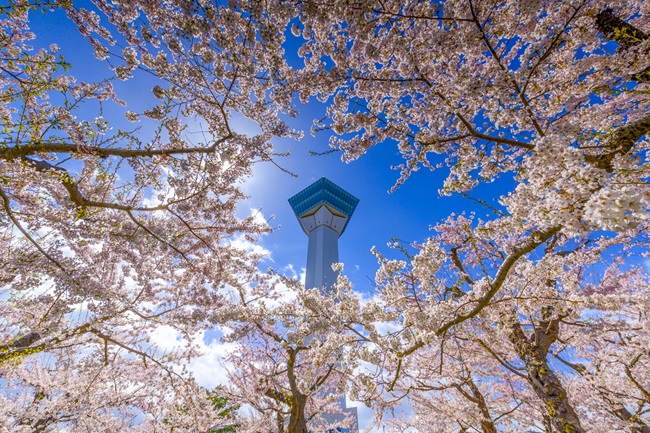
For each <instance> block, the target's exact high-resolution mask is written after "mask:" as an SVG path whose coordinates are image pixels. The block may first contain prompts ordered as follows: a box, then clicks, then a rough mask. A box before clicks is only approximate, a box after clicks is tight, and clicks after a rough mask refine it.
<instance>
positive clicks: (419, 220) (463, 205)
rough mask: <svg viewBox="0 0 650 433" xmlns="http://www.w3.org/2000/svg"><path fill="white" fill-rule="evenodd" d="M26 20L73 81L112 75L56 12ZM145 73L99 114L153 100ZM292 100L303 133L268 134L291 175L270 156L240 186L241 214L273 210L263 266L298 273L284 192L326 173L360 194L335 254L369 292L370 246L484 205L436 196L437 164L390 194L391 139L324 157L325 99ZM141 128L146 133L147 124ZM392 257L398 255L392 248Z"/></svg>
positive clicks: (299, 258)
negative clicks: (352, 157)
mask: <svg viewBox="0 0 650 433" xmlns="http://www.w3.org/2000/svg"><path fill="white" fill-rule="evenodd" d="M30 26H31V28H32V30H33V31H34V32H35V33H36V35H37V38H36V40H35V41H33V45H34V46H35V47H41V46H43V47H46V46H49V44H51V43H56V44H58V45H59V47H60V48H61V52H60V54H62V55H63V56H64V57H65V59H66V61H68V62H69V63H71V64H72V68H71V70H70V73H71V74H72V75H74V76H75V77H77V78H78V79H79V80H87V81H95V80H97V79H100V78H104V77H109V76H111V72H110V71H109V70H108V68H107V65H106V64H105V63H103V62H100V61H98V60H96V59H95V58H94V56H93V53H92V49H91V48H90V44H89V43H88V42H87V41H86V40H85V39H84V38H83V37H82V36H81V35H80V34H79V33H78V31H77V30H76V27H75V25H74V24H73V23H72V22H71V21H70V20H68V19H67V18H66V17H65V16H64V14H63V13H61V12H60V11H56V12H54V13H46V14H41V13H32V14H31V16H30ZM287 36H288V41H289V42H288V43H287V45H286V51H287V56H288V58H289V61H290V62H291V63H292V64H299V63H300V59H299V58H298V57H297V55H296V54H295V52H296V50H297V47H298V43H299V41H300V39H298V38H295V37H293V36H292V35H291V34H290V32H289V31H287ZM148 77H150V76H149V75H148V74H140V76H136V79H133V80H128V81H126V82H122V81H116V82H114V84H115V87H116V91H117V94H118V96H119V97H121V98H123V99H124V100H125V101H126V103H127V107H126V108H122V107H117V106H115V104H112V105H110V106H106V107H105V109H106V113H107V114H108V115H110V114H111V110H116V111H119V112H120V114H116V116H117V117H122V114H121V113H123V112H124V111H126V110H133V111H142V109H144V108H145V107H146V108H148V106H150V105H149V103H150V102H152V101H153V96H152V95H151V92H150V89H151V87H153V84H149V83H147V81H146V80H147V79H148ZM134 95H137V97H133V96H134ZM295 104H296V107H297V108H298V110H299V112H300V114H299V115H298V117H296V118H289V117H287V122H288V124H289V126H290V127H291V128H293V129H297V130H302V131H303V132H304V138H303V139H302V140H301V141H296V140H292V139H274V140H273V143H274V145H275V147H276V150H277V152H278V153H283V152H290V153H291V155H290V156H288V157H278V158H277V160H276V162H277V163H278V164H279V165H281V166H282V167H284V168H286V169H287V170H288V171H290V172H292V173H294V174H296V175H297V177H293V176H290V175H289V174H287V173H285V172H283V171H281V170H280V169H278V168H277V167H276V166H275V165H273V164H272V163H268V162H266V163H259V164H257V165H256V167H255V169H254V174H253V176H252V177H251V178H250V179H248V180H247V181H246V182H245V184H244V186H243V188H244V190H245V192H246V193H247V194H248V195H249V196H250V199H249V200H248V201H247V202H245V203H242V206H241V215H242V216H245V215H248V214H249V213H250V209H252V208H254V209H261V210H262V213H263V215H264V216H265V217H266V218H270V217H271V215H274V218H273V219H272V220H271V221H270V224H271V226H272V227H275V228H276V230H275V231H274V232H273V233H271V234H269V235H266V236H264V237H263V239H262V240H261V243H262V246H263V247H264V248H266V249H267V250H269V251H270V253H271V258H270V260H268V261H267V262H266V263H265V265H266V266H270V267H273V268H275V269H276V270H278V271H281V272H282V271H285V272H288V269H289V268H290V267H291V268H293V269H294V270H295V271H296V272H298V273H299V272H300V270H301V268H302V267H304V265H305V262H306V251H307V237H306V236H305V234H304V233H303V232H302V230H301V228H300V225H299V224H298V221H297V220H296V218H295V216H294V215H293V212H292V210H291V207H290V206H289V204H288V202H287V199H288V198H289V197H291V196H292V195H294V194H295V193H297V192H298V191H300V190H302V189H303V188H305V187H307V186H308V185H309V184H311V183H312V182H314V181H316V180H318V179H319V178H321V177H327V178H328V179H330V180H331V181H333V182H334V183H336V184H338V185H339V186H341V187H342V188H344V189H346V190H347V191H349V192H350V193H352V194H353V195H355V196H356V197H357V198H359V199H360V202H359V205H358V207H357V209H356V211H355V214H354V215H353V217H352V219H351V221H350V224H349V226H348V228H347V229H346V231H345V233H344V234H343V236H342V237H341V238H340V240H339V256H340V260H341V261H342V262H343V263H345V265H346V266H345V272H346V274H347V275H348V276H349V278H350V279H351V281H352V283H353V284H354V287H355V289H356V290H359V291H362V292H370V291H372V282H371V279H372V278H373V276H374V273H375V271H376V269H377V263H376V260H375V258H374V257H373V256H372V255H371V254H370V249H371V248H372V247H373V246H376V247H378V248H379V249H380V251H382V253H385V254H386V255H388V256H389V257H390V256H391V255H392V253H391V252H390V249H389V248H388V246H387V243H388V242H390V241H391V239H392V238H398V239H400V240H402V241H404V242H406V243H411V242H414V241H422V240H424V238H425V237H427V236H428V235H429V234H430V231H429V227H430V226H431V225H434V224H435V223H436V222H438V221H440V220H441V219H443V218H445V217H447V216H448V215H449V214H451V213H452V212H454V213H461V212H463V211H465V212H471V211H474V212H476V213H477V214H478V216H483V215H485V214H486V213H487V212H488V211H487V210H486V209H485V208H484V207H483V206H481V205H477V204H476V203H473V202H472V201H470V200H468V199H465V198H463V197H460V196H453V197H440V196H439V194H438V190H439V189H440V188H442V183H443V180H444V178H445V176H446V174H447V170H446V169H444V168H443V169H441V170H439V171H436V172H433V173H432V172H430V171H428V170H422V171H419V172H416V173H414V174H413V175H412V176H411V178H410V179H409V180H408V181H407V182H406V183H405V184H404V185H402V186H401V187H400V188H399V189H398V190H397V191H395V192H393V193H391V194H389V193H388V190H389V189H390V188H391V187H392V186H393V185H394V184H395V181H396V180H397V179H398V177H399V175H398V172H397V171H394V170H391V169H390V167H391V166H392V165H397V164H399V163H400V162H401V161H402V159H401V156H400V155H399V152H398V149H397V146H396V145H395V144H394V143H390V142H386V143H382V144H380V145H378V146H375V147H374V148H371V149H370V150H369V151H368V153H367V154H366V155H365V156H363V157H362V158H360V159H358V160H356V161H352V162H350V163H347V164H346V163H344V162H342V161H341V158H340V156H341V154H340V153H338V152H335V153H332V154H329V155H325V156H312V155H310V153H309V152H310V151H316V152H323V151H326V150H328V149H330V148H329V146H328V139H329V132H328V131H322V132H319V133H318V134H317V135H316V136H315V137H314V136H312V135H310V133H309V131H310V128H311V126H312V121H313V119H316V118H322V117H323V116H324V113H325V105H324V104H322V103H320V102H318V101H316V100H315V99H312V100H311V101H310V103H309V104H307V105H301V104H300V102H299V101H298V99H297V98H296V102H295ZM88 113H89V118H90V119H89V120H91V119H92V117H94V116H95V115H96V111H95V110H94V108H93V109H91V110H89V111H88ZM77 115H79V116H81V115H83V114H82V113H77ZM134 126H137V124H128V123H126V122H125V125H124V126H123V127H125V128H132V127H134ZM142 126H145V125H144V124H143V125H142ZM234 126H235V130H236V131H237V132H238V133H246V132H250V133H255V132H256V129H257V128H256V125H255V124H253V123H252V122H250V121H246V120H240V121H237V120H235V122H234ZM143 133H144V134H145V135H146V131H143ZM500 191H503V189H502V188H499V185H498V183H497V184H488V185H482V186H481V187H480V188H478V189H477V190H476V191H473V192H472V195H474V196H478V197H482V198H485V199H488V201H490V200H492V202H493V204H495V205H496V203H495V202H494V201H493V200H494V198H495V197H498V195H499V193H500ZM495 192H497V194H495ZM394 256H395V257H397V256H399V254H398V253H397V252H395V254H394ZM369 278H370V279H369Z"/></svg>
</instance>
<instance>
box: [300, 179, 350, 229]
mask: <svg viewBox="0 0 650 433" xmlns="http://www.w3.org/2000/svg"><path fill="white" fill-rule="evenodd" d="M358 203H359V199H358V198H356V197H355V196H353V195H352V194H350V193H349V192H347V191H346V190H344V189H343V188H341V187H340V186H338V185H336V184H335V183H334V182H332V181H331V180H328V179H326V178H324V177H321V178H320V179H318V180H317V181H316V182H314V183H312V184H311V185H309V186H308V187H307V188H305V189H303V190H302V191H300V192H299V193H298V194H296V195H294V196H293V197H291V198H290V199H289V204H290V205H291V207H292V208H293V212H294V213H295V214H296V216H297V217H298V219H300V217H302V216H304V215H305V214H308V213H309V212H310V211H312V210H314V209H316V208H317V207H319V205H321V204H326V205H327V206H329V207H331V208H332V209H334V210H336V211H338V212H340V213H341V214H343V215H344V216H345V217H346V218H347V221H346V222H345V226H344V227H343V230H341V233H343V232H344V231H345V228H346V227H347V225H348V223H349V222H350V217H352V214H353V213H354V209H356V207H357V204H358Z"/></svg>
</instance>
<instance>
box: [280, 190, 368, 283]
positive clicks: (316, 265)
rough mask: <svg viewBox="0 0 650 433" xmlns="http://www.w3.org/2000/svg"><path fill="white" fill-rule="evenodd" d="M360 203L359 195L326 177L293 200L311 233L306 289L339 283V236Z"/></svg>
mask: <svg viewBox="0 0 650 433" xmlns="http://www.w3.org/2000/svg"><path fill="white" fill-rule="evenodd" d="M357 203H359V199H358V198H356V197H355V196H353V195H352V194H350V193H349V192H347V191H345V190H344V189H343V188H341V187H340V186H338V185H336V184H335V183H333V182H331V181H329V180H327V179H325V178H324V177H322V178H320V179H319V180H317V181H316V182H314V183H312V184H311V185H309V186H308V187H307V188H305V189H303V190H302V191H300V192H299V193H298V194H296V195H294V196H293V197H291V198H290V199H289V204H290V205H291V207H292V208H293V212H294V213H295V214H296V216H297V217H298V221H300V225H301V226H302V229H303V230H304V232H305V234H306V235H307V236H309V246H308V249H307V275H306V277H305V287H306V288H308V289H311V288H314V287H318V288H322V287H325V288H329V289H331V287H332V286H333V285H334V283H336V272H334V271H333V270H332V264H334V263H338V261H339V237H340V236H341V235H342V234H343V232H344V231H345V228H346V227H347V225H348V222H349V221H350V217H351V216H352V213H353V212H354V209H355V208H356V207H357Z"/></svg>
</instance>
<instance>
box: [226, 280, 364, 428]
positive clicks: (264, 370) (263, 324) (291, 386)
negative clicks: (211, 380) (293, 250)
mask: <svg viewBox="0 0 650 433" xmlns="http://www.w3.org/2000/svg"><path fill="white" fill-rule="evenodd" d="M239 295H240V296H239V300H240V303H239V305H238V306H237V307H236V308H233V310H232V316H231V317H230V318H231V319H232V320H231V322H230V323H232V324H233V328H232V329H231V332H230V333H229V334H227V335H226V337H224V339H225V340H226V341H228V342H235V343H237V349H236V350H233V351H232V353H231V354H230V355H229V356H228V361H229V362H230V363H231V365H232V367H231V368H230V373H229V376H230V379H231V384H230V385H229V387H228V388H229V393H228V396H229V397H230V398H232V400H233V401H236V402H238V403H239V404H242V405H246V406H248V407H250V408H252V410H253V411H254V412H253V413H252V414H249V415H248V416H246V415H242V417H243V419H242V420H241V421H240V427H239V429H238V431H241V432H251V433H253V432H286V433H307V432H308V431H310V432H314V433H316V432H323V433H324V432H329V431H334V430H336V429H342V428H348V427H350V426H351V425H352V423H354V422H355V421H356V419H355V417H352V416H350V413H349V410H348V411H346V410H345V409H344V406H343V404H342V403H345V394H344V391H345V383H346V377H347V376H348V375H349V374H350V372H351V370H352V369H353V367H354V366H355V364H354V363H355V359H356V356H355V348H358V345H359V339H358V338H357V336H356V335H355V334H354V333H352V332H350V331H349V330H348V329H347V328H346V327H344V326H338V327H337V326H336V323H350V321H349V320H338V321H335V320H332V318H334V317H336V318H340V319H342V318H345V317H346V316H347V314H346V312H353V313H354V314H356V312H357V311H359V309H360V301H359V297H358V295H356V294H353V293H351V292H349V291H347V292H341V293H340V294H337V293H321V291H320V290H318V289H308V290H306V289H304V288H303V287H301V286H300V284H299V283H298V282H296V281H292V280H288V279H286V278H282V279H277V280H275V281H273V282H271V284H270V285H267V284H260V285H256V286H255V287H253V288H250V289H249V290H246V291H240V292H239ZM342 299H344V300H345V301H342Z"/></svg>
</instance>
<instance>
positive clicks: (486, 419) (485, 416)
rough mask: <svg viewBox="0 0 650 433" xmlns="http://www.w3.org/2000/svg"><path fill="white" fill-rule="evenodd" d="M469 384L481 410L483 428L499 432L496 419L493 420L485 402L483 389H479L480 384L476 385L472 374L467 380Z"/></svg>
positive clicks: (489, 432)
mask: <svg viewBox="0 0 650 433" xmlns="http://www.w3.org/2000/svg"><path fill="white" fill-rule="evenodd" d="M467 385H468V386H469V389H470V390H471V391H472V396H473V397H474V400H475V401H476V405H477V406H478V408H479V410H480V411H481V416H482V418H481V429H483V433H497V428H496V427H495V426H494V421H493V420H492V415H490V410H489V408H488V406H487V403H486V402H485V398H484V397H483V394H482V393H481V390H480V389H478V386H476V384H475V383H474V381H473V380H472V377H471V376H470V377H469V379H468V380H467Z"/></svg>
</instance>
